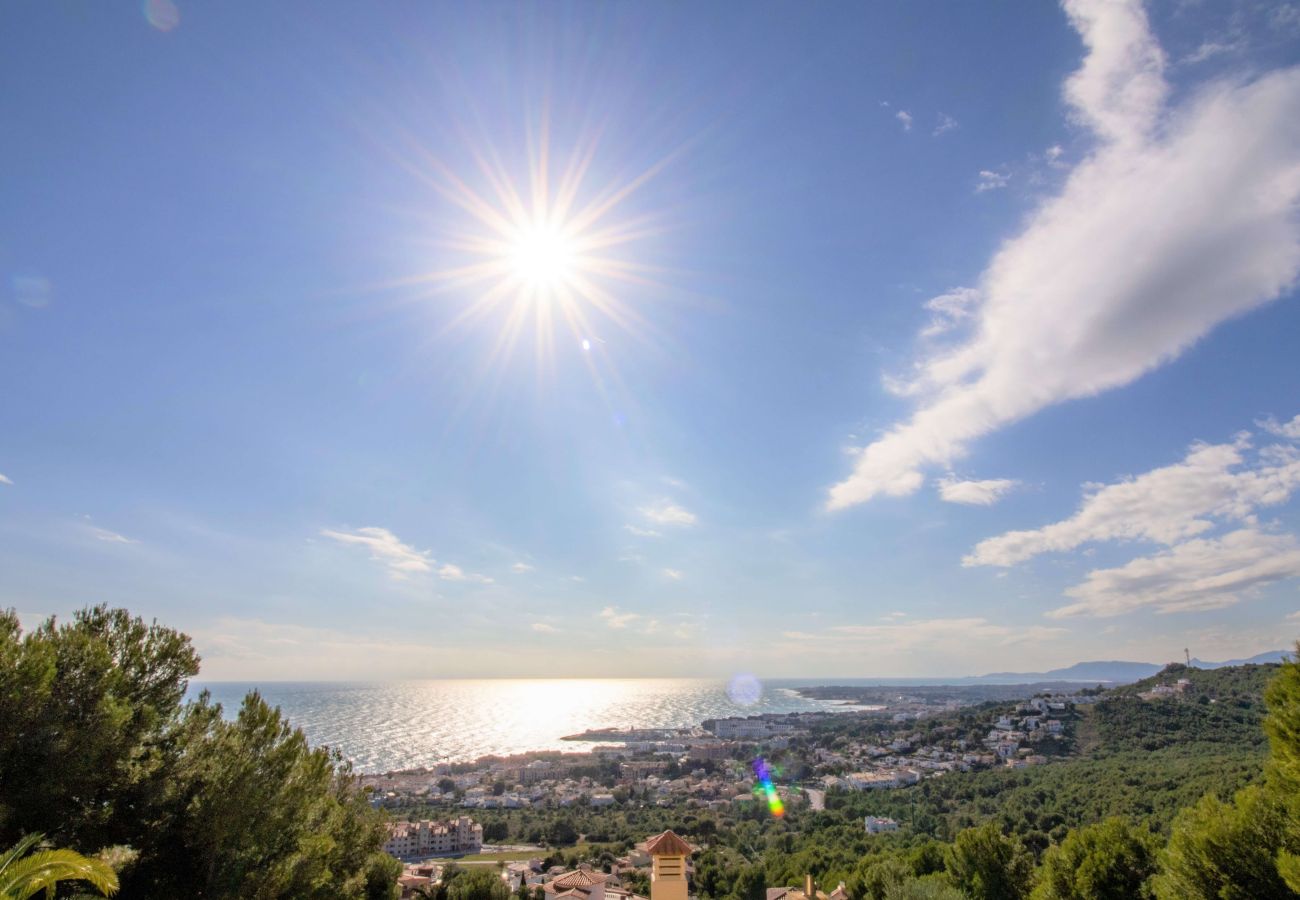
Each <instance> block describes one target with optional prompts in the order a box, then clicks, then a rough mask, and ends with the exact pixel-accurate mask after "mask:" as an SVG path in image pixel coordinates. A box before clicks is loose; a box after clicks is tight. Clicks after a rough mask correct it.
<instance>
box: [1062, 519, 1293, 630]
mask: <svg viewBox="0 0 1300 900" xmlns="http://www.w3.org/2000/svg"><path fill="white" fill-rule="evenodd" d="M1289 578H1300V542H1298V541H1296V539H1295V537H1294V536H1292V535H1289V534H1266V533H1264V532H1261V531H1258V530H1256V529H1253V528H1243V529H1241V530H1239V531H1233V532H1231V533H1229V534H1227V535H1224V536H1223V537H1222V538H1213V539H1197V540H1191V541H1186V542H1184V543H1181V544H1178V545H1177V546H1175V547H1174V548H1172V549H1171V550H1168V551H1166V552H1164V553H1158V554H1155V555H1153V556H1143V557H1139V558H1138V559H1134V560H1131V561H1130V562H1128V563H1126V564H1125V565H1122V566H1119V567H1117V568H1113V569H1095V570H1093V571H1091V572H1089V573H1088V577H1087V578H1086V580H1085V581H1084V582H1083V583H1082V584H1079V585H1075V586H1074V587H1072V588H1069V589H1067V590H1066V592H1065V593H1066V595H1067V596H1069V597H1072V598H1074V600H1075V602H1074V603H1071V604H1069V605H1067V606H1062V607H1060V608H1059V609H1056V610H1053V611H1052V612H1050V613H1048V615H1049V616H1051V617H1052V618H1056V619H1060V618H1065V617H1067V616H1118V615H1122V614H1124V613H1128V612H1133V611H1134V610H1138V609H1142V608H1144V607H1153V608H1154V609H1155V610H1156V611H1157V612H1162V613H1171V612H1190V611H1194V610H1201V609H1218V608H1220V607H1224V606H1231V605H1233V604H1234V603H1237V602H1238V601H1240V600H1241V598H1242V595H1243V594H1246V593H1248V592H1250V591H1252V590H1255V589H1258V588H1262V587H1264V586H1266V585H1269V584H1273V583H1275V582H1278V581H1283V580H1285V579H1289Z"/></svg>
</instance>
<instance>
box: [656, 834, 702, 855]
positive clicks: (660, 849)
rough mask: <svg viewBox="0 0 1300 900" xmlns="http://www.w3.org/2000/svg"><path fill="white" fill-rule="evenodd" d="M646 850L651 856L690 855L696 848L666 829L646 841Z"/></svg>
mask: <svg viewBox="0 0 1300 900" xmlns="http://www.w3.org/2000/svg"><path fill="white" fill-rule="evenodd" d="M645 852H646V853H649V854H650V855H651V856H690V855H691V854H692V853H694V852H695V848H694V847H692V846H691V845H690V844H688V843H686V842H685V841H684V840H682V839H681V838H679V837H678V836H677V835H675V834H673V833H672V832H671V831H665V832H664V833H663V834H657V835H655V836H654V837H652V838H650V840H648V841H646V842H645Z"/></svg>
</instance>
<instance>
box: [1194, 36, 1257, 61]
mask: <svg viewBox="0 0 1300 900" xmlns="http://www.w3.org/2000/svg"><path fill="white" fill-rule="evenodd" d="M1247 46H1248V43H1247V41H1246V39H1245V38H1244V37H1236V38H1233V39H1232V40H1230V41H1204V42H1203V43H1202V44H1201V45H1200V46H1199V47H1197V48H1196V49H1195V50H1193V51H1192V52H1191V53H1189V54H1188V55H1187V56H1186V57H1184V58H1183V60H1182V62H1184V63H1189V64H1195V63H1200V62H1205V61H1206V60H1207V59H1214V58H1215V57H1216V56H1224V55H1226V54H1233V53H1241V52H1243V51H1244V50H1246V48H1247Z"/></svg>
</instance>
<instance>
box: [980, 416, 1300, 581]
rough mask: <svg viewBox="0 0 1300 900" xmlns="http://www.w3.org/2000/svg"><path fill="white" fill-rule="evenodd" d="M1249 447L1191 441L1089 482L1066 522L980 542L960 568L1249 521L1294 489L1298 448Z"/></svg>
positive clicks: (1169, 537) (1243, 440)
mask: <svg viewBox="0 0 1300 900" xmlns="http://www.w3.org/2000/svg"><path fill="white" fill-rule="evenodd" d="M1280 427H1285V426H1280ZM1250 448H1251V443H1250V438H1249V435H1245V434H1242V435H1239V436H1238V437H1237V439H1236V440H1235V441H1233V442H1232V443H1230V444H1193V445H1192V447H1191V448H1190V449H1189V450H1188V452H1187V455H1186V457H1185V458H1184V459H1183V461H1182V462H1179V463H1175V464H1173V465H1170V466H1164V467H1162V468H1159V469H1153V470H1151V471H1149V472H1145V473H1143V474H1142V475H1139V476H1137V477H1135V478H1126V479H1124V480H1121V481H1117V482H1115V483H1113V484H1107V485H1090V486H1088V487H1089V492H1088V493H1087V494H1086V495H1085V496H1084V500H1083V503H1082V504H1081V505H1080V507H1079V510H1078V511H1077V512H1076V513H1075V514H1074V515H1073V516H1071V517H1070V518H1068V519H1064V520H1062V521H1060V522H1055V523H1053V524H1051V525H1046V526H1044V527H1042V528H1036V529H1033V530H1029V531H1009V532H1007V533H1005V534H1001V535H998V536H997V537H992V538H988V539H987V540H984V541H981V542H980V543H979V544H977V545H976V546H975V548H974V550H972V551H971V553H970V554H969V555H968V556H966V557H965V559H963V560H962V564H963V565H966V566H1012V565H1015V564H1016V563H1019V562H1023V561H1025V560H1027V559H1030V558H1031V557H1034V556H1037V555H1038V554H1040V553H1049V552H1063V551H1067V550H1073V549H1075V548H1076V547H1079V546H1080V545H1082V544H1085V543H1089V542H1094V541H1114V540H1147V541H1154V542H1156V543H1160V544H1167V545H1168V544H1175V543H1177V542H1178V541H1181V540H1186V539H1188V538H1191V537H1194V536H1196V535H1200V534H1204V533H1205V532H1207V531H1210V530H1211V529H1212V528H1214V522H1213V519H1224V520H1229V521H1234V522H1244V523H1250V522H1253V515H1254V512H1255V510H1256V509H1258V508H1259V507H1263V506H1276V505H1277V504H1279V503H1283V502H1285V501H1286V500H1287V499H1288V498H1289V497H1290V496H1291V494H1292V493H1294V492H1295V491H1296V490H1297V488H1300V451H1298V450H1297V448H1295V447H1294V446H1291V445H1288V444H1271V445H1269V446H1267V447H1265V448H1264V449H1263V450H1262V451H1260V452H1258V453H1255V454H1253V455H1251V456H1250V457H1248V455H1247V454H1248V451H1249V450H1250Z"/></svg>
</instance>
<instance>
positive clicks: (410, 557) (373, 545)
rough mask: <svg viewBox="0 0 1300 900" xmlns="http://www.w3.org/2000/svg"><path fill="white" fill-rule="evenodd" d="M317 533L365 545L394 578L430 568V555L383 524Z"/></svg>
mask: <svg viewBox="0 0 1300 900" xmlns="http://www.w3.org/2000/svg"><path fill="white" fill-rule="evenodd" d="M321 535H322V536H324V537H327V538H331V539H332V540H335V541H338V542H339V543H340V544H352V545H356V546H360V547H365V548H366V549H367V550H369V551H370V558H371V559H372V560H374V561H375V562H377V563H380V564H382V565H383V566H384V567H385V568H386V569H388V572H389V574H390V575H392V576H393V577H394V578H405V577H407V576H409V575H411V574H412V573H415V572H430V571H432V570H433V558H432V557H431V556H430V555H429V553H428V552H427V551H423V550H416V549H415V548H414V547H412V546H411V545H410V544H406V543H404V542H403V541H401V540H399V539H398V537H397V535H395V534H393V533H392V532H391V531H389V530H388V529H387V528H378V527H375V526H367V527H365V528H358V529H357V530H356V531H332V530H330V529H328V528H326V529H322V530H321Z"/></svg>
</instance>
